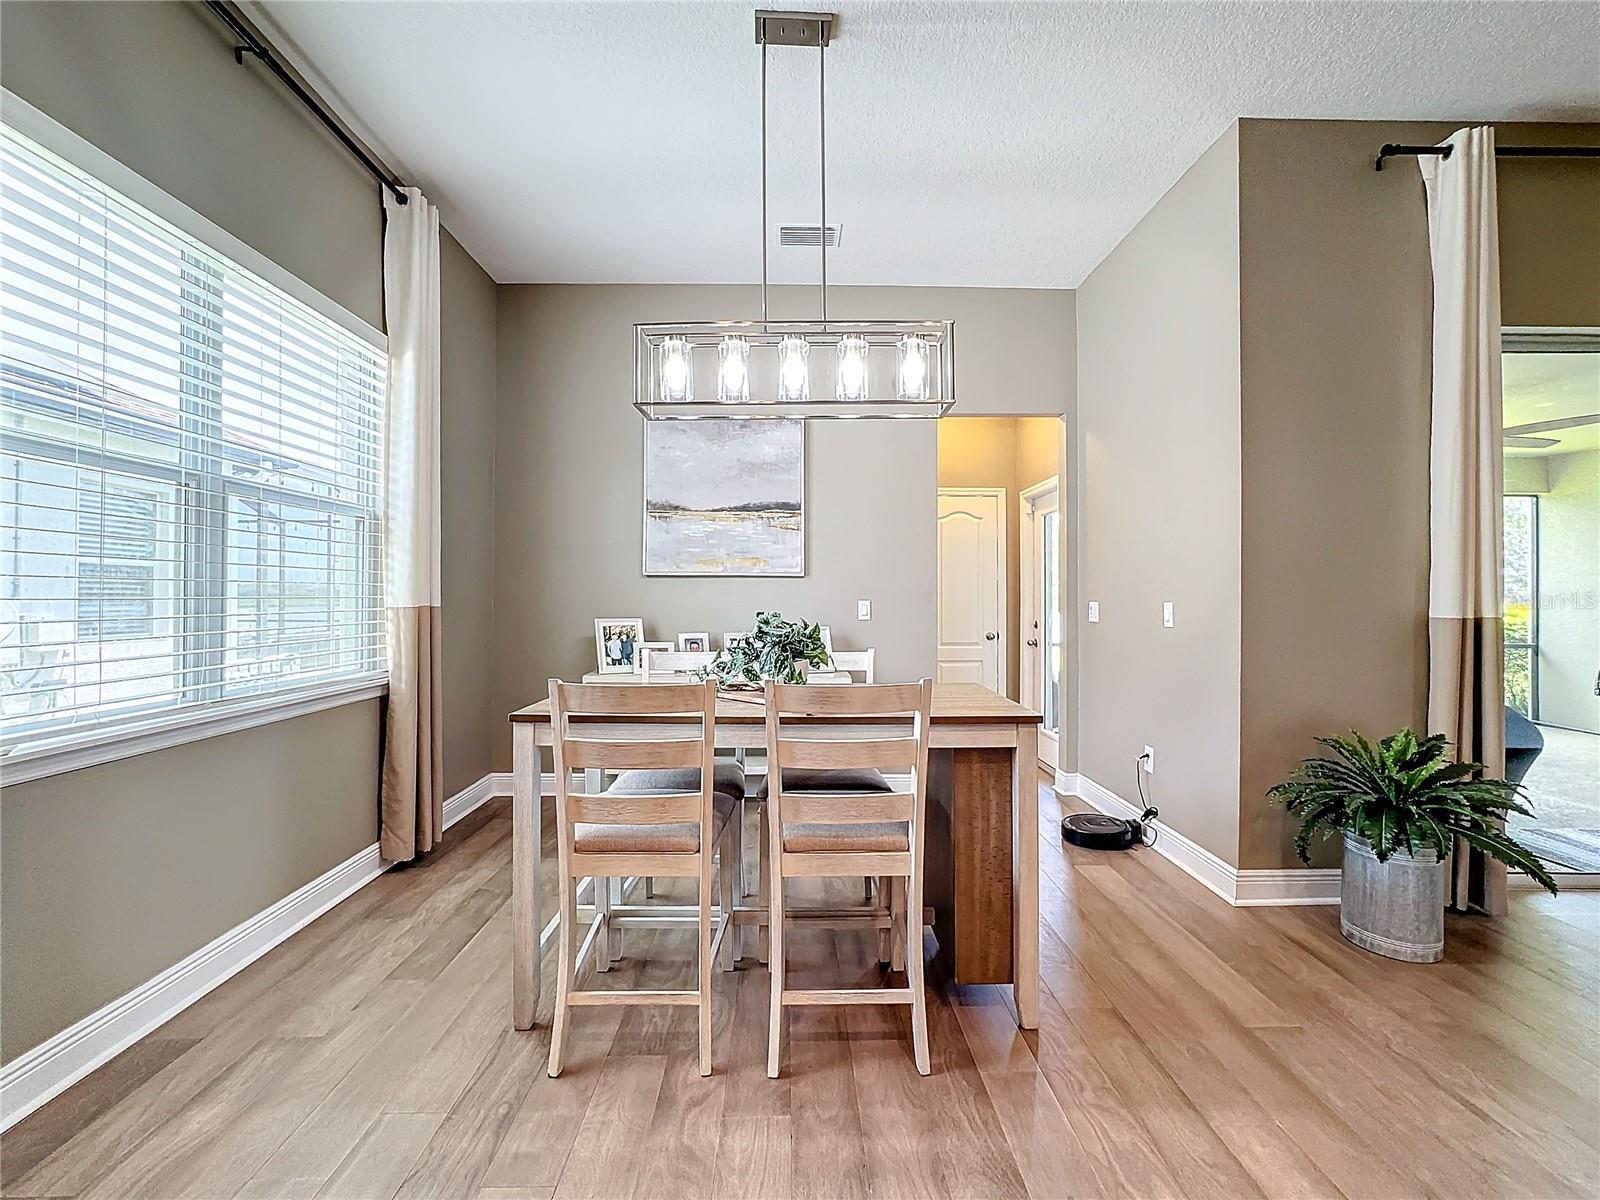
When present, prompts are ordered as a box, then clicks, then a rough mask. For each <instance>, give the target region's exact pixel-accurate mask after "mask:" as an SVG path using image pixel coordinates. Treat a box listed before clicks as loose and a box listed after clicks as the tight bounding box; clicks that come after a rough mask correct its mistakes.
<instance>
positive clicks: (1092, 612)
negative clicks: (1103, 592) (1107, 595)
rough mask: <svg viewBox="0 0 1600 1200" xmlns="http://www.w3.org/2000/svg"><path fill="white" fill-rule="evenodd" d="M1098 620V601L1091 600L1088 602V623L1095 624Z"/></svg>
mask: <svg viewBox="0 0 1600 1200" xmlns="http://www.w3.org/2000/svg"><path fill="white" fill-rule="evenodd" d="M1099 620H1100V601H1098V600H1091V601H1089V623H1090V624H1091V625H1093V624H1097V623H1098V622H1099Z"/></svg>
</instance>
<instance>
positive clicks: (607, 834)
mask: <svg viewBox="0 0 1600 1200" xmlns="http://www.w3.org/2000/svg"><path fill="white" fill-rule="evenodd" d="M613 794H615V793H613ZM739 799H740V798H739V797H738V796H729V795H727V794H726V793H724V792H718V793H717V794H716V795H715V796H713V797H712V798H711V813H712V822H713V826H714V827H713V829H712V831H711V840H712V842H713V843H715V842H716V841H717V840H718V839H719V838H721V836H722V830H723V829H724V828H725V827H726V826H727V824H728V821H729V819H730V818H732V816H733V810H734V809H736V808H737V807H739ZM572 848H573V849H574V850H576V851H577V852H578V853H579V854H694V853H697V852H698V851H699V849H700V826H699V825H698V824H690V823H687V822H686V823H684V824H681V825H677V824H674V825H600V824H589V825H583V824H580V825H574V826H573V827H572Z"/></svg>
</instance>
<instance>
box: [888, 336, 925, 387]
mask: <svg viewBox="0 0 1600 1200" xmlns="http://www.w3.org/2000/svg"><path fill="white" fill-rule="evenodd" d="M895 378H896V381H897V386H896V389H895V391H896V395H897V397H898V398H899V399H901V400H926V399H927V398H928V394H929V393H928V385H929V371H928V343H927V341H926V340H924V339H923V338H920V337H918V336H917V335H916V334H914V333H911V334H907V335H906V336H905V337H903V338H901V339H900V369H899V371H897V372H896V374H895Z"/></svg>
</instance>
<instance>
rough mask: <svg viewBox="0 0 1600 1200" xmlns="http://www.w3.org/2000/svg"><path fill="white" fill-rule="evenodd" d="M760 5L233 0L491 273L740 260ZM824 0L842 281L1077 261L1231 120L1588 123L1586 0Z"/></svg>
mask: <svg viewBox="0 0 1600 1200" xmlns="http://www.w3.org/2000/svg"><path fill="white" fill-rule="evenodd" d="M754 7H755V6H754V5H752V4H737V3H736V4H726V3H722V2H721V0H704V2H701V3H688V4H640V3H587V4H575V3H523V4H491V3H456V4H413V3H394V2H391V3H383V4H371V3H348V2H344V0H327V2H322V3H288V2H272V3H266V4H264V5H262V4H258V5H252V6H250V11H252V12H253V13H254V14H255V15H256V16H257V17H258V18H259V19H260V20H261V21H262V23H263V24H264V25H265V26H266V27H267V28H268V29H269V31H270V32H271V33H272V34H273V35H274V36H275V37H277V38H280V39H282V41H283V44H284V45H285V49H286V51H287V52H288V53H289V54H290V56H291V57H292V58H293V59H295V61H296V62H297V63H298V64H299V65H300V66H301V67H302V68H303V69H305V70H306V72H307V74H308V76H310V77H311V78H312V79H313V80H314V81H315V82H316V83H317V84H318V85H319V87H322V88H325V90H326V92H327V94H328V95H329V97H330V99H332V100H333V101H334V102H335V103H336V104H337V105H338V106H339V107H340V109H341V111H342V112H343V113H345V114H346V115H348V116H350V117H352V118H353V119H354V124H355V125H356V127H357V128H358V129H359V130H360V131H361V132H362V133H363V134H365V135H369V136H370V139H371V141H372V142H373V144H374V146H375V147H376V148H379V149H381V150H382V151H383V153H384V154H385V156H386V157H387V158H388V159H389V160H390V161H391V162H392V163H393V164H394V165H395V166H396V167H397V169H400V170H402V172H403V173H404V174H405V175H406V177H407V179H408V182H409V181H414V182H417V183H419V184H420V185H421V186H422V187H423V188H424V190H425V191H427V192H428V194H429V195H430V196H431V197H432V198H433V199H434V200H435V201H436V202H437V203H438V204H439V205H440V207H441V209H442V211H443V213H444V216H445V220H446V222H447V223H448V224H449V226H450V228H451V230H452V232H454V233H455V234H456V235H457V236H458V237H459V238H460V239H461V241H462V242H463V243H464V244H465V245H466V246H467V248H468V249H469V250H470V251H471V252H472V253H473V255H474V256H475V257H476V258H477V259H478V260H479V261H480V262H481V263H483V265H484V266H485V267H486V268H487V269H488V270H489V272H490V273H491V274H492V275H493V276H494V277H495V278H496V279H497V280H499V281H500V282H503V283H509V282H527V281H569V282H580V281H581V282H633V281H637V282H743V281H750V280H754V279H757V278H759V276H760V262H761V259H760V243H759V241H758V240H757V238H758V233H759V228H760V226H759V214H760V208H759V196H760V167H759V163H760V159H759V129H760V125H759V120H758V95H759V92H758V84H759V78H760V76H759V71H760V67H759V57H758V52H757V49H756V46H755V44H754V37H753V26H754V22H753V19H752V17H751V13H752V11H753V9H754ZM818 7H821V6H818ZM829 7H831V8H832V9H834V10H835V11H837V12H838V13H839V14H840V16H839V22H838V29H837V41H836V42H835V43H834V45H833V46H831V47H830V48H829V50H828V52H827V113H828V218H829V220H830V222H832V221H835V220H837V221H842V222H843V224H844V239H843V244H842V245H841V246H840V247H839V249H838V250H837V251H836V252H832V253H830V255H829V278H830V281H837V282H840V283H877V284H888V283H892V284H943V285H978V286H1034V287H1073V286H1076V285H1077V284H1078V283H1079V282H1081V281H1082V279H1083V277H1084V276H1085V275H1086V274H1087V273H1088V272H1089V271H1090V270H1091V269H1092V268H1093V267H1094V266H1095V265H1096V264H1097V263H1098V262H1099V261H1100V259H1101V258H1103V257H1104V256H1105V254H1106V253H1107V252H1108V251H1109V250H1110V249H1111V247H1112V246H1114V245H1115V244H1116V242H1117V241H1118V240H1119V239H1120V238H1121V237H1122V235H1123V234H1125V233H1126V232H1127V231H1128V230H1129V229H1130V228H1132V226H1133V225H1134V223H1135V222H1137V221H1138V219H1139V218H1140V217H1141V216H1142V215H1143V214H1144V213H1145V212H1147V211H1148V210H1149V208H1150V207H1151V205H1153V204H1154V203H1155V201H1156V200H1157V199H1158V198H1159V197H1160V196H1161V194H1162V193H1163V192H1164V191H1165V190H1166V189H1167V188H1168V187H1169V186H1171V184H1172V183H1173V182H1174V181H1175V180H1176V179H1177V178H1178V176H1179V175H1181V174H1182V173H1183V171H1184V169H1185V168H1186V167H1187V166H1188V165H1189V164H1190V163H1192V162H1193V161H1194V160H1195V159H1196V158H1197V157H1198V156H1199V155H1200V153H1201V152H1202V151H1203V150H1204V149H1205V148H1206V146H1208V145H1209V144H1210V143H1211V142H1212V141H1213V140H1214V139H1215V138H1216V137H1217V136H1218V135H1219V134H1220V133H1221V132H1222V131H1223V130H1224V129H1225V128H1226V127H1227V125H1228V123H1229V122H1230V121H1232V120H1233V119H1234V118H1236V117H1239V116H1258V117H1342V118H1365V119H1441V120H1453V119H1457V118H1462V119H1476V120H1496V119H1499V120H1506V119H1521V120H1544V119H1567V120H1594V119H1600V5H1597V4H1593V3H1576V4H1546V3H1521V4H1478V3H1468V4H1456V3H1442V2H1441V3H1356V4H1343V3H1340V4H1321V3H1298V2H1291V3H1256V4H1219V3H1194V4H1189V3H1184V4H1165V3H1141V4H1121V3H1119V4H1100V3H1053V4H1052V3H1036V4H1013V3H970V2H963V3H954V2H952V3H916V4H909V3H888V2H884V3H862V2H859V0H853V2H840V3H836V4H833V5H831V6H829ZM769 55H770V59H769V61H770V75H769V88H770V104H771V114H772V124H771V129H772V142H771V151H770V157H771V206H770V222H771V223H776V222H780V221H815V220H816V219H817V211H818V203H817V172H816V149H817V145H816V107H815V100H816V86H817V77H816V66H817V64H816V54H815V52H814V51H808V50H801V49H793V48H781V47H780V48H774V49H772V50H770V51H769ZM1374 150H1376V147H1374ZM815 258H816V252H815V250H812V251H802V250H794V249H784V250H776V249H775V250H774V252H773V259H772V270H773V278H774V280H789V281H802V280H812V279H814V278H815V277H816V261H815Z"/></svg>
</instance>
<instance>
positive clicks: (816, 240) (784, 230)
mask: <svg viewBox="0 0 1600 1200" xmlns="http://www.w3.org/2000/svg"><path fill="white" fill-rule="evenodd" d="M821 229H822V227H821V226H820V225H779V226H778V245H780V246H819V245H821V244H822V243H821V237H820V233H821ZM843 235H844V226H843V225H829V226H828V249H830V250H831V249H833V248H834V247H835V246H837V245H838V244H839V239H840V238H841V237H842V236H843Z"/></svg>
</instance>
